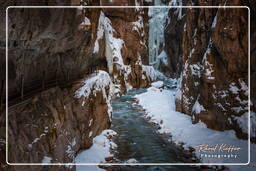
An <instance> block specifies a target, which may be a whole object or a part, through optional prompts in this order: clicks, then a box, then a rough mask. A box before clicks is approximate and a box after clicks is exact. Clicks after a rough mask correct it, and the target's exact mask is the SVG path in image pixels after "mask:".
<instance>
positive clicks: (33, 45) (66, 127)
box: [0, 0, 157, 170]
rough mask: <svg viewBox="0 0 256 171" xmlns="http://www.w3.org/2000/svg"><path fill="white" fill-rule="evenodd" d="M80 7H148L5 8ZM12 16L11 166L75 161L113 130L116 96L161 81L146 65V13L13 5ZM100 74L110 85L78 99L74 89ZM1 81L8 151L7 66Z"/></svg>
mask: <svg viewBox="0 0 256 171" xmlns="http://www.w3.org/2000/svg"><path fill="white" fill-rule="evenodd" d="M80 3H81V4H83V5H88V6H90V5H94V6H95V5H135V3H136V4H137V5H143V3H144V2H143V1H135V0H134V1H133V0H132V1H127V0H123V1H117V0H114V1H107V0H102V1H91V0H87V1H82V2H80V1H76V0H69V1H65V2H59V1H58V0H56V1H51V2H48V1H40V2H39V1H33V0H32V1H28V2H21V1H8V2H4V3H3V4H4V5H3V7H7V6H10V5H38V6H41V5H53V6H54V5H63V6H65V5H80ZM8 16H9V17H8V35H9V41H8V85H9V87H8V93H9V96H8V100H9V111H8V116H9V118H8V123H9V127H8V128H9V129H8V134H9V144H8V145H9V152H8V153H9V158H8V161H9V162H17V163H19V162H28V163H30V162H36V163H41V162H42V161H44V159H45V158H47V159H49V158H50V159H51V162H73V161H74V157H75V156H76V154H77V153H78V152H79V151H80V150H82V149H86V148H89V147H90V146H91V144H92V139H93V137H95V136H96V135H97V134H99V133H100V132H101V131H102V130H104V129H107V128H109V126H110V123H111V116H110V113H111V111H110V107H109V98H110V96H111V94H112V93H116V94H118V93H119V94H121V93H124V92H125V91H127V90H128V89H130V88H132V87H136V88H138V87H146V86H148V85H149V84H150V82H151V81H153V80H155V79H156V77H157V73H156V72H155V71H154V69H153V68H152V67H149V66H145V65H146V64H148V59H147V56H148V49H147V46H146V44H147V37H148V36H147V32H148V31H147V29H148V28H147V27H148V26H147V17H148V16H147V9H90V8H87V9H80V8H79V9H78V8H77V9H75V8H74V9H71V8H69V9H47V8H44V9H28V8H27V9H22V8H18V9H16V8H15V9H14V8H10V9H9V10H8ZM1 17H2V18H5V14H2V13H1ZM0 30H1V31H3V32H1V33H0V54H1V61H0V62H1V65H2V64H3V65H4V63H5V60H4V57H5V34H4V32H5V21H1V23H0ZM96 70H103V71H106V72H108V74H109V75H110V77H111V80H110V81H109V85H108V86H104V88H103V89H100V90H99V91H97V92H94V93H91V94H89V95H88V96H86V97H84V96H81V97H79V98H78V97H76V91H77V90H78V89H79V88H80V87H82V86H83V85H84V84H86V83H84V82H83V80H86V79H88V78H91V77H92V76H93V75H94V76H95V74H99V73H97V72H96V73H95V72H94V71H96ZM0 76H1V77H0V80H1V85H0V86H1V87H0V88H1V89H0V91H1V92H0V95H1V115H0V123H1V125H0V131H1V137H0V138H1V142H0V143H1V144H0V145H1V146H0V150H1V153H2V152H3V153H4V152H5V150H6V149H5V143H4V140H5V133H4V132H5V124H4V123H5V110H4V107H5V68H1V74H0ZM110 82H113V83H114V88H113V87H112V88H111V87H110ZM111 84H112V83H111ZM112 90H114V92H112ZM0 160H1V163H4V160H5V159H4V157H3V158H2V156H1V158H0ZM3 167H6V165H5V164H3ZM20 168H21V167H19V168H18V167H17V168H16V167H8V169H13V170H17V169H20ZM39 168H41V167H37V166H35V167H33V168H32V167H24V170H29V169H30V170H33V169H39ZM45 169H47V168H45ZM51 169H55V168H51ZM56 169H64V170H66V169H68V168H65V167H62V168H56ZM71 169H72V168H71ZM73 169H74V168H73Z"/></svg>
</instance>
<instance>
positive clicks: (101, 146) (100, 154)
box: [75, 129, 117, 171]
mask: <svg viewBox="0 0 256 171" xmlns="http://www.w3.org/2000/svg"><path fill="white" fill-rule="evenodd" d="M116 134H117V133H116V132H115V131H113V130H110V129H108V130H104V131H102V133H101V134H100V135H98V136H96V137H95V138H93V145H92V146H91V147H90V148H89V149H87V150H84V151H82V152H81V153H79V154H78V155H77V156H76V158H75V162H76V163H77V164H79V163H104V162H106V161H105V158H106V157H112V156H113V154H111V152H110V150H111V149H113V148H116V144H115V143H114V142H112V140H111V139H110V138H109V137H110V136H114V135H116ZM85 169H88V170H102V169H100V168H98V166H95V165H94V166H81V165H77V167H76V171H84V170H85Z"/></svg>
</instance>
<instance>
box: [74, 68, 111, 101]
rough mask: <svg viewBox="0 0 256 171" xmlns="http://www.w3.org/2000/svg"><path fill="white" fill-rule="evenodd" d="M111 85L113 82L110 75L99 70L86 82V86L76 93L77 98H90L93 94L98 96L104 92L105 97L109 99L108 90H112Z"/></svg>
mask: <svg viewBox="0 0 256 171" xmlns="http://www.w3.org/2000/svg"><path fill="white" fill-rule="evenodd" d="M111 85H112V81H111V78H110V76H109V74H108V73H107V72H105V71H101V70H99V71H96V72H95V73H93V74H91V76H90V77H89V78H87V79H86V80H84V86H82V87H81V88H80V89H78V90H77V91H76V92H75V97H76V98H81V97H82V96H84V97H88V96H89V95H90V94H91V93H92V94H93V95H94V96H96V93H97V92H98V91H102V93H103V96H104V97H105V98H106V99H107V94H106V89H108V88H111Z"/></svg>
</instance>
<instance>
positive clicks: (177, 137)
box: [135, 87, 256, 163]
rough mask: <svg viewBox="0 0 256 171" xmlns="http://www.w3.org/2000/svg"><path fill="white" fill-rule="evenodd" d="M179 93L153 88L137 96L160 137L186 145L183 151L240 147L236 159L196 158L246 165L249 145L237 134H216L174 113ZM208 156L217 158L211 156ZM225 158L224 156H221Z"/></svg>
mask: <svg viewBox="0 0 256 171" xmlns="http://www.w3.org/2000/svg"><path fill="white" fill-rule="evenodd" d="M176 92H177V90H162V91H160V90H159V89H158V88H156V87H150V88H148V89H147V92H145V93H142V94H139V95H136V96H135V98H137V99H138V103H139V105H141V106H142V107H143V108H144V109H145V110H146V116H147V117H149V118H150V120H151V122H154V123H157V124H159V125H160V127H161V129H160V130H159V132H160V133H170V134H171V135H172V137H171V139H172V141H174V142H176V143H178V144H179V143H181V142H183V143H185V144H184V147H185V148H188V147H193V148H195V147H196V146H198V145H200V144H209V145H210V146H213V145H216V144H219V145H221V144H227V145H230V146H235V147H240V148H241V150H240V151H238V152H232V154H233V155H237V156H238V157H237V158H234V157H233V158H227V157H226V158H224V157H222V158H214V157H212V158H210V157H201V154H202V153H199V152H198V151H196V155H197V156H198V157H199V158H201V161H202V162H215V163H216V162H230V163H246V162H247V158H248V142H247V141H246V140H241V139H238V138H237V137H236V135H235V132H234V131H232V130H230V131H223V132H220V131H215V130H212V129H208V128H207V127H206V125H205V124H204V123H202V122H199V123H197V124H192V123H191V117H190V116H188V115H185V114H183V113H180V112H177V111H175V94H176ZM251 150H252V151H251V153H252V154H253V153H255V152H256V145H255V144H251ZM207 154H216V153H214V152H209V153H207ZM221 154H223V153H221ZM252 158H253V159H252V160H254V161H256V156H255V155H254V156H252Z"/></svg>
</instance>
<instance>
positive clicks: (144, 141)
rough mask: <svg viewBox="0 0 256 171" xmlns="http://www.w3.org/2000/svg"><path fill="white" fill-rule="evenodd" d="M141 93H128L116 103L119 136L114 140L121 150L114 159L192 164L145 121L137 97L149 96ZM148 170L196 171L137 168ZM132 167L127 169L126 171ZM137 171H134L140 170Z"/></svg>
mask: <svg viewBox="0 0 256 171" xmlns="http://www.w3.org/2000/svg"><path fill="white" fill-rule="evenodd" d="M145 91H146V89H137V90H131V91H129V92H127V93H126V94H125V95H123V96H122V97H119V98H116V99H114V100H113V102H112V107H113V120H112V128H111V129H113V130H115V131H116V132H117V133H118V136H116V137H115V138H114V142H115V143H116V144H117V146H118V147H117V148H116V149H115V151H114V156H115V158H116V160H117V162H120V163H122V162H127V161H128V162H129V161H131V160H134V159H136V161H137V162H139V163H186V162H187V163H188V162H192V161H191V158H193V155H192V154H191V153H189V152H187V151H184V150H183V149H182V148H181V147H180V146H177V145H175V144H173V143H172V142H171V141H170V137H169V136H164V135H161V134H159V133H158V132H157V126H156V125H153V124H152V123H150V122H149V121H148V120H147V119H146V118H145V117H144V112H145V111H143V110H142V108H141V107H140V106H138V105H136V101H135V98H134V95H136V94H140V93H143V92H145ZM141 167H142V168H144V169H146V170H166V169H167V170H183V169H184V170H187V169H189V170H195V169H196V168H195V167H193V166H136V168H137V169H141ZM125 168H127V169H128V170H129V166H123V169H124V170H125ZM136 168H133V170H134V169H136Z"/></svg>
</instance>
